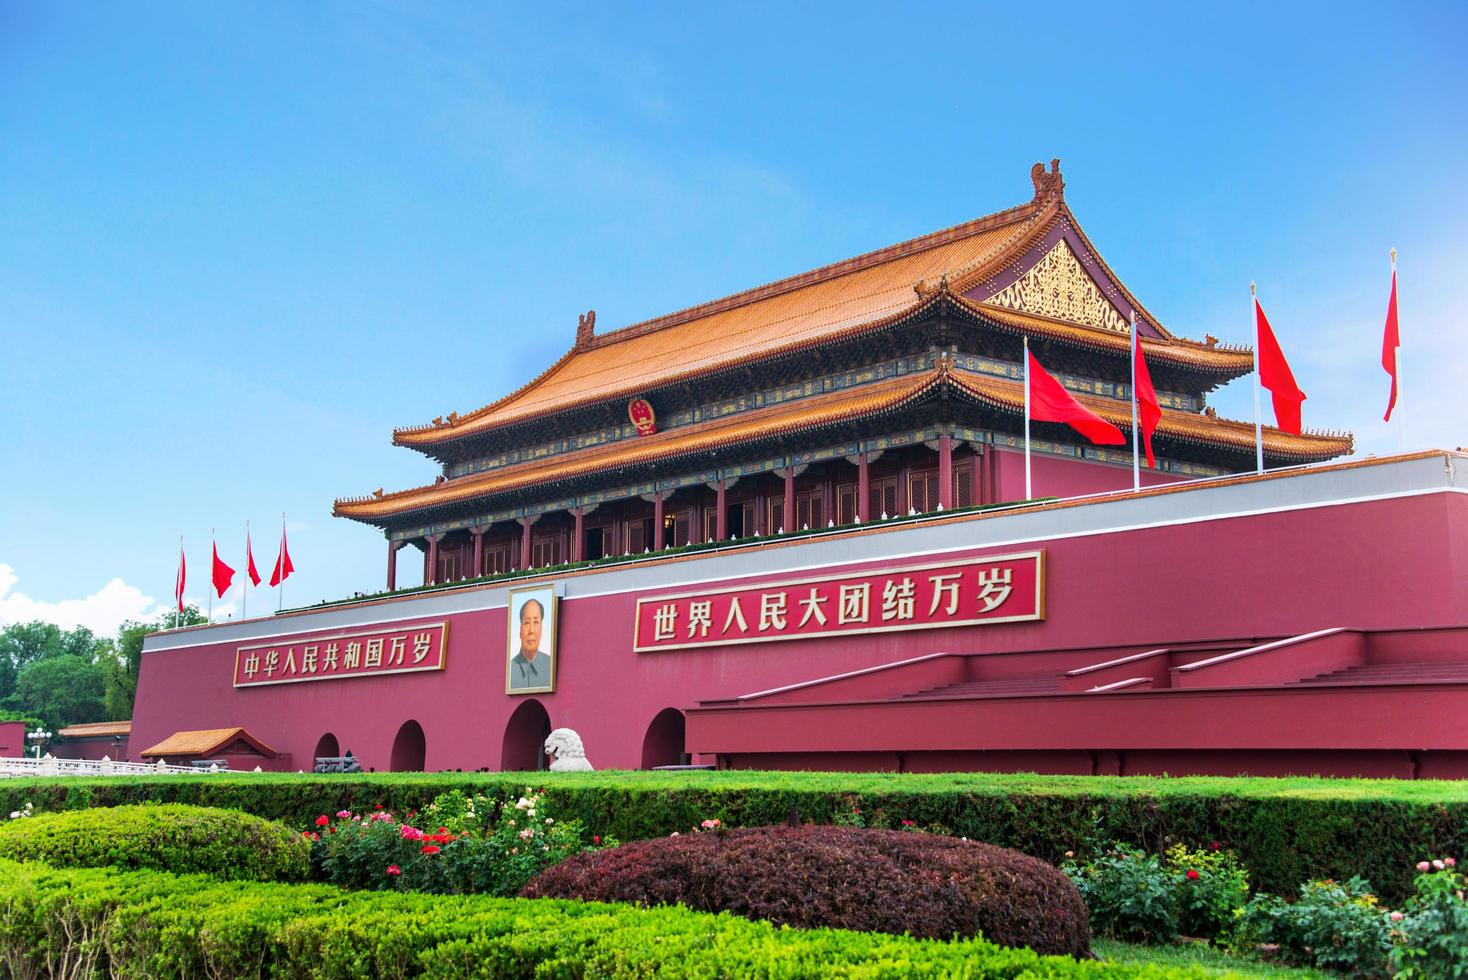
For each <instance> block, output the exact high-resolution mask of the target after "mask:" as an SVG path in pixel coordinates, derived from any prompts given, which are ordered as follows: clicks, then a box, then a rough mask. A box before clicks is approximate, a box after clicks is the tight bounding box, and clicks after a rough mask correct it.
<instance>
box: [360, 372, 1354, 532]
mask: <svg viewBox="0 0 1468 980" xmlns="http://www.w3.org/2000/svg"><path fill="white" fill-rule="evenodd" d="M939 394H946V395H948V396H949V397H954V396H956V397H957V398H959V399H960V400H963V401H968V402H970V403H973V404H980V405H984V406H987V407H989V408H991V409H995V410H998V411H1000V412H1002V413H1004V414H1006V415H1009V416H1012V417H1015V418H1017V419H1023V417H1024V385H1023V383H1022V382H1020V381H1017V380H1013V379H1006V378H997V377H993V376H991V375H984V374H977V373H974V372H970V371H965V370H961V369H959V368H955V367H953V366H952V365H951V364H950V362H948V361H947V360H946V359H944V360H940V361H939V363H938V366H937V367H935V368H933V369H931V370H928V371H923V372H920V373H915V374H908V375H902V376H899V377H895V378H888V379H885V380H882V381H878V382H874V383H872V384H866V385H861V386H859V387H854V388H847V389H843V390H840V391H834V392H829V393H826V394H821V395H814V396H811V397H809V398H802V399H799V400H795V401H790V402H785V403H782V404H778V405H771V406H767V407H765V408H761V409H756V410H754V411H750V412H743V413H739V414H735V415H728V416H724V417H722V418H717V419H711V420H708V421H704V422H696V423H693V424H690V425H685V426H679V427H678V428H675V429H665V430H663V431H660V432H657V433H655V434H653V435H651V436H646V437H641V438H631V439H625V440H621V441H618V442H614V443H610V444H606V445H602V446H598V447H595V448H593V449H587V450H583V451H578V452H572V453H567V454H565V455H561V456H553V457H549V458H544V459H539V460H533V461H530V462H526V463H519V464H514V465H510V466H505V467H501V468H498V469H494V470H490V471H488V472H483V473H476V474H472V475H467V476H463V477H459V478H457V479H453V480H447V481H444V482H441V483H436V484H433V485H430V486H422V487H414V488H411V489H408V490H399V491H395V492H392V493H383V492H381V491H378V492H377V493H375V494H373V495H372V496H368V497H356V498H347V499H341V500H337V501H336V502H335V504H334V506H333V508H332V513H333V515H334V516H337V517H347V518H351V519H353V520H359V521H364V522H366V523H370V524H378V525H381V524H383V523H384V522H385V521H387V520H390V519H392V518H397V517H400V516H403V515H407V514H411V513H415V512H419V511H425V510H429V509H432V508H436V507H442V506H445V505H449V504H455V503H462V502H464V501H467V500H473V499H479V498H491V497H494V496H497V495H500V494H504V493H509V492H511V491H518V490H524V489H526V488H529V487H534V486H539V485H543V484H550V483H556V482H562V481H566V480H571V479H576V478H581V477H586V476H590V475H593V474H596V473H602V472H611V471H615V470H620V469H625V468H627V467H629V466H638V465H647V464H650V463H653V462H657V461H668V462H671V461H673V460H676V459H679V458H683V457H688V456H692V455H695V454H699V453H708V452H710V451H713V450H719V451H721V452H726V451H727V450H729V449H731V448H734V447H737V446H740V445H741V444H746V443H753V442H757V441H761V440H768V439H770V438H772V437H776V436H788V435H791V434H794V433H800V432H811V431H815V430H819V429H823V428H827V427H830V426H834V425H837V424H840V423H845V422H850V421H853V420H858V419H866V418H876V417H880V416H882V415H887V414H892V413H895V412H897V411H899V410H901V409H903V408H906V407H908V406H911V405H913V404H916V403H918V402H919V401H923V400H926V399H928V398H930V397H935V396H937V395H939ZM1073 394H1075V397H1076V398H1077V400H1078V401H1080V402H1081V404H1083V405H1085V406H1086V407H1087V408H1088V409H1090V410H1091V411H1093V412H1095V413H1096V414H1097V415H1099V416H1101V417H1102V418H1104V419H1106V420H1107V421H1108V422H1111V423H1113V424H1114V425H1116V426H1117V427H1118V428H1120V429H1122V430H1123V431H1124V432H1129V431H1130V430H1131V424H1132V422H1131V406H1130V403H1129V402H1122V401H1118V400H1116V399H1112V398H1103V397H1097V396H1092V395H1085V394H1079V393H1074V392H1073ZM1156 437H1157V438H1160V439H1163V440H1174V441H1176V442H1181V443H1190V444H1194V445H1200V446H1206V447H1212V448H1217V449H1224V450H1233V451H1236V452H1249V453H1252V452H1253V449H1254V426H1253V424H1251V423H1247V422H1237V421H1233V420H1229V419H1220V418H1214V417H1211V416H1208V415H1201V414H1195V413H1191V412H1185V411H1179V410H1176V409H1170V408H1163V410H1162V418H1161V421H1160V422H1159V423H1158V426H1157V433H1156ZM1078 438H1079V437H1078ZM1264 451H1265V453H1266V455H1267V456H1269V457H1270V458H1271V459H1273V460H1275V461H1282V462H1285V463H1311V462H1320V461H1323V460H1327V459H1332V458H1334V457H1337V456H1342V455H1346V454H1348V453H1350V452H1351V451H1352V439H1351V436H1350V435H1348V434H1343V435H1336V434H1322V433H1311V432H1307V433H1304V434H1302V435H1295V434H1293V433H1288V432H1281V431H1279V430H1278V429H1276V428H1273V427H1270V426H1266V427H1265V428H1264Z"/></svg>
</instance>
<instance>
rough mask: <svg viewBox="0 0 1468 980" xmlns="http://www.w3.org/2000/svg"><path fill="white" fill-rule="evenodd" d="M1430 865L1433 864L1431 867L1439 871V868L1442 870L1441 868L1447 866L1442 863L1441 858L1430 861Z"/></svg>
mask: <svg viewBox="0 0 1468 980" xmlns="http://www.w3.org/2000/svg"><path fill="white" fill-rule="evenodd" d="M1432 866H1433V867H1434V868H1436V869H1437V870H1439V871H1441V870H1442V869H1443V868H1446V867H1447V865H1446V864H1443V862H1442V860H1441V859H1439V860H1437V861H1434V862H1432Z"/></svg>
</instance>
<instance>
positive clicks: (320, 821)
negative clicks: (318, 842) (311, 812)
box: [316, 813, 331, 827]
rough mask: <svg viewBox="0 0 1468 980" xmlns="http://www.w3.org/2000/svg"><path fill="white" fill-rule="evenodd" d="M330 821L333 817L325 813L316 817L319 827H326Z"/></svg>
mask: <svg viewBox="0 0 1468 980" xmlns="http://www.w3.org/2000/svg"><path fill="white" fill-rule="evenodd" d="M329 823H331V818H330V817H328V816H327V815H326V814H324V813H323V814H322V815H321V816H319V817H317V818H316V826H318V827H325V826H326V825H327V824H329Z"/></svg>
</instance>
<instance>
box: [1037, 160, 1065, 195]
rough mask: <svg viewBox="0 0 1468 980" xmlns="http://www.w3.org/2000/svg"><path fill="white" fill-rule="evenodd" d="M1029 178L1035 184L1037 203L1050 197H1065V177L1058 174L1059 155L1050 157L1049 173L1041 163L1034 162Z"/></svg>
mask: <svg viewBox="0 0 1468 980" xmlns="http://www.w3.org/2000/svg"><path fill="white" fill-rule="evenodd" d="M1030 180H1031V181H1032V182H1033V183H1034V185H1035V201H1036V202H1037V203H1038V202H1040V201H1043V200H1049V199H1050V198H1055V199H1057V200H1058V199H1061V198H1064V197H1065V178H1064V177H1062V176H1061V175H1060V157H1052V158H1051V160H1050V172H1049V173H1046V172H1045V165H1044V164H1043V163H1036V164H1035V165H1034V166H1033V167H1031V168H1030Z"/></svg>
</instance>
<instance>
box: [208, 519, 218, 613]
mask: <svg viewBox="0 0 1468 980" xmlns="http://www.w3.org/2000/svg"><path fill="white" fill-rule="evenodd" d="M218 550H219V545H218V543H217V542H215V540H214V528H212V527H211V528H210V529H209V622H211V623H212V622H214V555H215V553H216V552H217V551H218Z"/></svg>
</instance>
